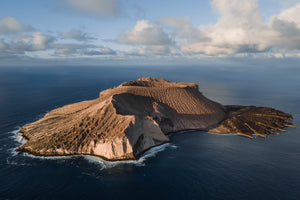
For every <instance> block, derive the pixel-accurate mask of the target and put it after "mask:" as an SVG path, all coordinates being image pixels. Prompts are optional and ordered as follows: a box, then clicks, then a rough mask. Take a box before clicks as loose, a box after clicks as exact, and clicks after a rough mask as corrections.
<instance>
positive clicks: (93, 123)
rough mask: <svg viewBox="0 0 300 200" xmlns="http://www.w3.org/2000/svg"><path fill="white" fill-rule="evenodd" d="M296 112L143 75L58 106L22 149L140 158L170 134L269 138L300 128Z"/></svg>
mask: <svg viewBox="0 0 300 200" xmlns="http://www.w3.org/2000/svg"><path fill="white" fill-rule="evenodd" d="M291 120H292V115H291V114H287V113H284V112H282V111H279V110H275V109H273V108H268V107H255V106H235V105H234V106H223V105H221V104H220V103H217V102H214V101H212V100H210V99H208V98H206V97H205V96H204V95H203V94H202V93H201V92H199V89H198V86H197V85H196V84H194V83H181V82H170V81H168V80H166V79H162V78H140V79H138V80H134V81H128V82H125V83H123V84H121V85H119V86H118V87H114V88H111V89H107V90H105V91H102V92H100V94H99V98H97V99H94V100H90V101H83V102H79V103H74V104H71V105H66V106H63V107H61V108H58V109H55V110H52V111H51V112H49V113H47V114H46V115H45V116H44V117H43V118H41V119H40V120H38V121H35V122H33V123H30V124H26V125H24V126H23V127H22V128H21V129H20V132H21V133H22V135H23V137H25V138H26V139H27V142H26V143H25V144H23V145H22V146H20V147H19V148H18V149H17V151H19V152H27V153H29V154H33V155H38V156H63V155H93V156H99V157H101V158H103V159H106V160H131V159H138V158H139V157H140V156H141V155H142V154H143V153H144V152H145V151H147V150H149V149H150V148H152V147H155V146H158V145H161V144H164V143H168V142H170V139H169V138H168V137H167V135H168V134H170V133H175V132H179V131H184V130H202V131H208V132H212V133H219V134H228V133H231V134H238V135H242V136H246V137H249V138H253V135H258V136H261V137H266V135H268V134H275V133H276V131H285V130H284V128H285V127H288V126H289V127H295V126H294V125H293V124H292V123H291V122H290V121H291Z"/></svg>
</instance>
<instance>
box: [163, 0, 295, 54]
mask: <svg viewBox="0 0 300 200" xmlns="http://www.w3.org/2000/svg"><path fill="white" fill-rule="evenodd" d="M211 3H212V6H213V8H214V9H215V11H216V13H217V14H218V15H219V18H218V21H217V23H216V24H211V25H205V26H198V27H195V26H193V25H192V23H191V21H190V19H189V18H188V17H185V18H178V17H165V18H163V19H161V20H160V23H161V24H162V25H164V26H165V27H166V28H169V29H170V30H171V32H172V37H173V38H176V41H177V43H179V44H180V46H181V51H182V52H183V53H194V54H205V55H220V54H223V55H228V54H239V53H261V52H275V53H278V52H284V51H287V50H300V34H299V33H300V3H298V4H296V5H294V6H293V7H291V8H289V9H286V10H283V11H282V12H281V13H280V14H278V15H275V16H273V17H271V18H270V20H269V22H268V23H265V22H264V19H263V17H262V15H261V12H260V8H259V6H258V3H257V1H256V0H213V1H212V2H211Z"/></svg>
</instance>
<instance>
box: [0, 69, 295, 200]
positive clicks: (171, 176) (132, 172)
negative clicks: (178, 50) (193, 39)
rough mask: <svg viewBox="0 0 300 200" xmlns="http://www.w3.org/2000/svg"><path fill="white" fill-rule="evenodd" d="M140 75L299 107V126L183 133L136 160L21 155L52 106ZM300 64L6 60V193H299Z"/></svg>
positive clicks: (0, 112)
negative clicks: (266, 131)
mask: <svg viewBox="0 0 300 200" xmlns="http://www.w3.org/2000/svg"><path fill="white" fill-rule="evenodd" d="M139 77H162V78H167V79H169V80H170V81H183V82H195V83H197V84H198V85H199V90H200V91H201V92H202V93H203V94H204V95H205V96H207V97H208V98H211V99H213V100H215V101H218V102H220V103H222V104H225V105H236V104H238V105H256V106H269V107H273V108H276V109H279V110H283V111H285V112H288V113H291V114H292V115H293V117H294V121H293V123H294V124H295V125H296V126H297V128H287V129H286V130H287V131H286V132H284V133H280V134H277V135H270V136H268V137H267V138H260V137H256V138H254V139H249V138H246V137H242V136H237V135H217V134H210V133H207V132H201V131H189V132H180V133H175V134H173V135H171V136H170V138H171V141H172V142H171V143H170V144H165V145H163V146H160V147H156V148H154V149H151V150H150V151H149V152H147V153H146V154H145V155H144V156H143V157H141V158H140V159H139V160H138V161H129V162H104V161H102V160H101V159H98V158H94V157H88V156H70V157H54V158H44V157H34V156H29V155H27V154H25V153H22V154H17V153H15V151H14V150H15V148H17V147H18V146H20V145H21V144H22V142H24V140H23V139H22V137H20V135H19V133H18V130H19V128H20V127H21V126H23V125H24V124H26V123H30V122H33V121H35V120H38V119H39V118H41V117H42V116H43V115H44V114H45V113H47V112H49V111H51V110H52V109H55V108H58V107H61V106H63V105H66V104H71V103H75V102H79V101H83V100H89V99H95V98H97V97H98V95H99V92H100V91H101V90H105V89H107V88H111V87H113V86H117V85H119V84H121V83H123V82H125V81H128V80H134V79H137V78H139ZM299 128H300V66H298V67H289V66H270V67H264V66H252V67H243V66H236V67H228V66H223V67H222V66H211V65H210V66H190V67H187V66H176V67H171V66H161V67H158V66H157V67H151V66H143V67H128V66H127V67H116V66H110V67H84V66H82V67H71V66H69V67H57V66H56V67H2V68H0V199H1V200H2V199H20V200H27V199H30V200H35V199H72V200H74V199H131V200H132V199H143V200H144V199H173V200H174V199H205V200H207V199H214V200H229V199H230V200H235V199H236V200H248V199H249V200H250V199H251V200H252V199H255V200H257V199H263V200H266V199H270V200H277V199H278V200H290V199H295V200H299V199H300V131H299Z"/></svg>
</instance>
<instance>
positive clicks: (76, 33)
mask: <svg viewBox="0 0 300 200" xmlns="http://www.w3.org/2000/svg"><path fill="white" fill-rule="evenodd" d="M61 37H62V38H64V39H65V38H67V39H73V40H77V41H81V42H87V41H90V40H95V39H96V38H94V37H91V36H89V34H88V33H85V32H83V31H81V30H75V29H71V30H70V31H68V32H64V33H61Z"/></svg>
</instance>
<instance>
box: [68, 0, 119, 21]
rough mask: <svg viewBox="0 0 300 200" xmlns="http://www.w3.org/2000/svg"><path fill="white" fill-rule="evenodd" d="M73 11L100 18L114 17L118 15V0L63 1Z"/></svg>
mask: <svg viewBox="0 0 300 200" xmlns="http://www.w3.org/2000/svg"><path fill="white" fill-rule="evenodd" d="M64 1H65V2H67V3H68V4H69V5H70V6H71V7H72V8H73V9H75V10H77V11H80V12H85V13H93V14H96V15H98V16H101V17H108V16H115V15H117V14H118V13H119V9H120V8H119V2H118V0H64Z"/></svg>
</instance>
